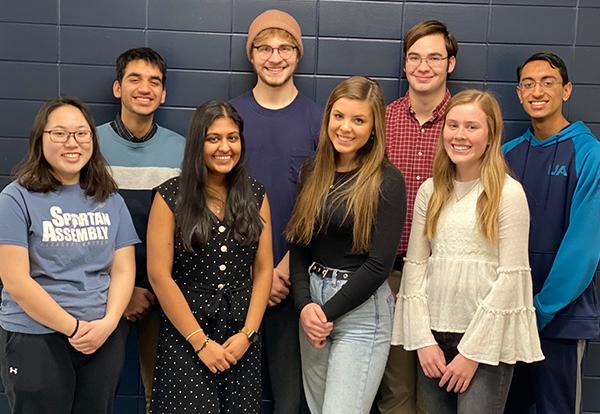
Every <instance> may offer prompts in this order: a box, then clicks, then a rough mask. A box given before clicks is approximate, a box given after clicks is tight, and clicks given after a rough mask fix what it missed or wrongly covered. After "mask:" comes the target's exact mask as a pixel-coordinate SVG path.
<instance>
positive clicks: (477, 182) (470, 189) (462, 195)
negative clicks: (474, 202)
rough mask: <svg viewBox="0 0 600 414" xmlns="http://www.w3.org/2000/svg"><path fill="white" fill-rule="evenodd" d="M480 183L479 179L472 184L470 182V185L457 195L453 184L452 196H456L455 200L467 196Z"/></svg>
mask: <svg viewBox="0 0 600 414" xmlns="http://www.w3.org/2000/svg"><path fill="white" fill-rule="evenodd" d="M479 184H480V180H476V181H475V182H474V183H473V184H471V186H470V187H469V188H468V189H467V190H466V191H464V192H463V193H462V194H460V195H459V192H458V189H457V188H456V185H455V186H454V197H455V198H456V201H460V200H462V199H463V198H465V197H466V196H468V195H469V194H470V193H471V192H472V191H473V190H474V189H475V188H476V187H479Z"/></svg>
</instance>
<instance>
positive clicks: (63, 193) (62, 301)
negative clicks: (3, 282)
mask: <svg viewBox="0 0 600 414" xmlns="http://www.w3.org/2000/svg"><path fill="white" fill-rule="evenodd" d="M136 243H139V239H138V237H137V234H136V232H135V229H134V227H133V223H132V222H131V216H130V215H129V211H128V210H127V207H126V206H125V202H124V201H123V199H122V198H121V196H120V195H118V194H112V195H111V196H110V197H108V198H107V199H106V200H104V201H102V202H99V201H97V200H95V199H93V198H91V197H87V196H86V195H85V192H84V191H83V190H82V189H81V187H80V186H79V184H75V185H67V186H61V187H60V188H59V189H58V190H57V191H50V192H47V193H38V192H30V191H28V190H27V189H26V188H24V187H22V186H21V185H19V184H17V183H16V182H12V183H10V184H9V185H8V186H6V188H5V189H4V190H3V191H2V192H1V193H0V244H11V245H17V246H23V247H26V248H27V249H28V251H29V274H30V276H31V277H32V278H33V279H34V280H35V281H36V282H37V283H39V284H40V286H42V288H43V289H44V290H46V292H48V293H49V294H50V296H52V298H53V299H54V300H55V301H56V302H57V303H58V304H59V305H60V306H61V307H62V308H63V309H65V310H66V311H67V312H69V313H70V314H71V315H73V316H74V317H76V318H78V319H82V320H86V321H91V320H96V319H100V318H102V317H104V314H105V311H106V301H107V294H108V286H109V283H110V268H111V265H112V260H113V256H114V252H115V250H117V249H119V248H121V247H125V246H129V245H132V244H136ZM0 326H2V328H4V329H5V330H7V331H12V332H21V333H30V334H43V333H50V332H53V331H52V330H51V329H48V328H47V327H45V326H43V325H40V324H39V323H37V322H36V321H34V320H33V319H31V318H30V317H29V316H28V315H27V314H26V313H25V312H24V311H23V309H21V307H20V306H19V305H18V304H17V303H16V302H15V301H14V299H13V298H12V297H11V296H10V294H8V292H6V290H3V291H2V305H1V307H0Z"/></svg>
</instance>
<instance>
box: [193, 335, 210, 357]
mask: <svg viewBox="0 0 600 414" xmlns="http://www.w3.org/2000/svg"><path fill="white" fill-rule="evenodd" d="M209 342H210V338H209V337H208V336H207V337H206V338H205V339H204V342H202V346H201V347H200V348H198V349H196V350H195V351H194V352H195V353H196V354H200V352H202V350H203V349H204V348H206V345H208V343H209Z"/></svg>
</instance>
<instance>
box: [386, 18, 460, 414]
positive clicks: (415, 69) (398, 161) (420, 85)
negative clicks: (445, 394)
mask: <svg viewBox="0 0 600 414" xmlns="http://www.w3.org/2000/svg"><path fill="white" fill-rule="evenodd" d="M457 52H458V43H457V42H456V39H455V38H454V36H453V35H452V34H451V33H450V32H448V29H447V27H446V25H444V24H443V23H442V22H439V21H437V20H427V21H423V22H420V23H417V24H416V25H414V26H413V27H411V28H410V30H408V32H406V34H405V35H404V73H405V75H406V79H407V81H408V91H407V93H406V95H404V96H403V97H402V98H400V99H397V100H396V101H394V102H392V103H391V104H389V105H388V107H387V109H386V151H387V155H388V158H389V160H390V161H391V162H392V163H393V164H394V165H395V166H396V167H398V168H399V169H400V171H402V174H403V175H404V179H405V183H406V198H407V215H406V221H405V225H404V230H403V232H402V238H401V241H400V246H399V247H398V252H397V256H396V262H395V264H394V271H392V274H391V275H390V277H389V283H390V287H391V288H392V291H393V292H394V293H397V292H398V289H399V287H400V280H401V277H402V267H403V263H404V262H403V258H404V256H405V255H406V248H407V246H408V237H409V235H410V226H411V222H412V213H413V207H414V201H415V197H416V195H417V190H418V189H419V186H420V185H421V184H422V183H423V182H424V181H425V180H426V179H427V178H429V177H431V168H432V164H433V155H434V153H435V147H436V143H437V141H438V138H439V135H440V132H441V129H442V126H443V123H444V119H443V115H444V109H445V108H446V105H447V103H448V100H449V99H450V92H449V91H448V89H447V86H446V83H447V80H448V76H449V75H450V73H452V71H453V70H454V66H455V65H456V54H457ZM379 391H380V394H381V399H380V401H379V402H378V408H379V411H380V413H381V414H414V413H417V412H419V413H420V412H422V409H421V408H420V407H419V404H418V401H417V357H416V352H415V351H405V350H404V349H403V348H402V346H401V345H392V347H391V348H390V355H389V357H388V364H387V367H386V370H385V374H384V376H383V380H382V382H381V386H380V388H379Z"/></svg>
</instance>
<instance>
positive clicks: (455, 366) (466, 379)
mask: <svg viewBox="0 0 600 414" xmlns="http://www.w3.org/2000/svg"><path fill="white" fill-rule="evenodd" d="M417 355H418V357H419V363H420V364H421V368H422V369H423V373H424V374H425V376H426V377H427V378H441V379H440V382H439V384H438V385H439V386H440V388H441V387H444V386H446V391H448V392H452V391H453V392H460V393H462V392H465V391H466V390H467V388H469V385H470V384H471V380H472V379H473V376H474V375H475V371H477V368H478V367H479V362H477V361H473V360H472V359H469V358H466V357H464V356H462V355H461V354H460V353H459V354H458V355H456V356H455V357H454V359H453V360H452V361H450V363H449V364H447V365H446V358H445V357H444V352H443V351H442V349H441V348H440V347H439V345H437V344H436V345H430V346H426V347H423V348H419V349H417Z"/></svg>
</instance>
